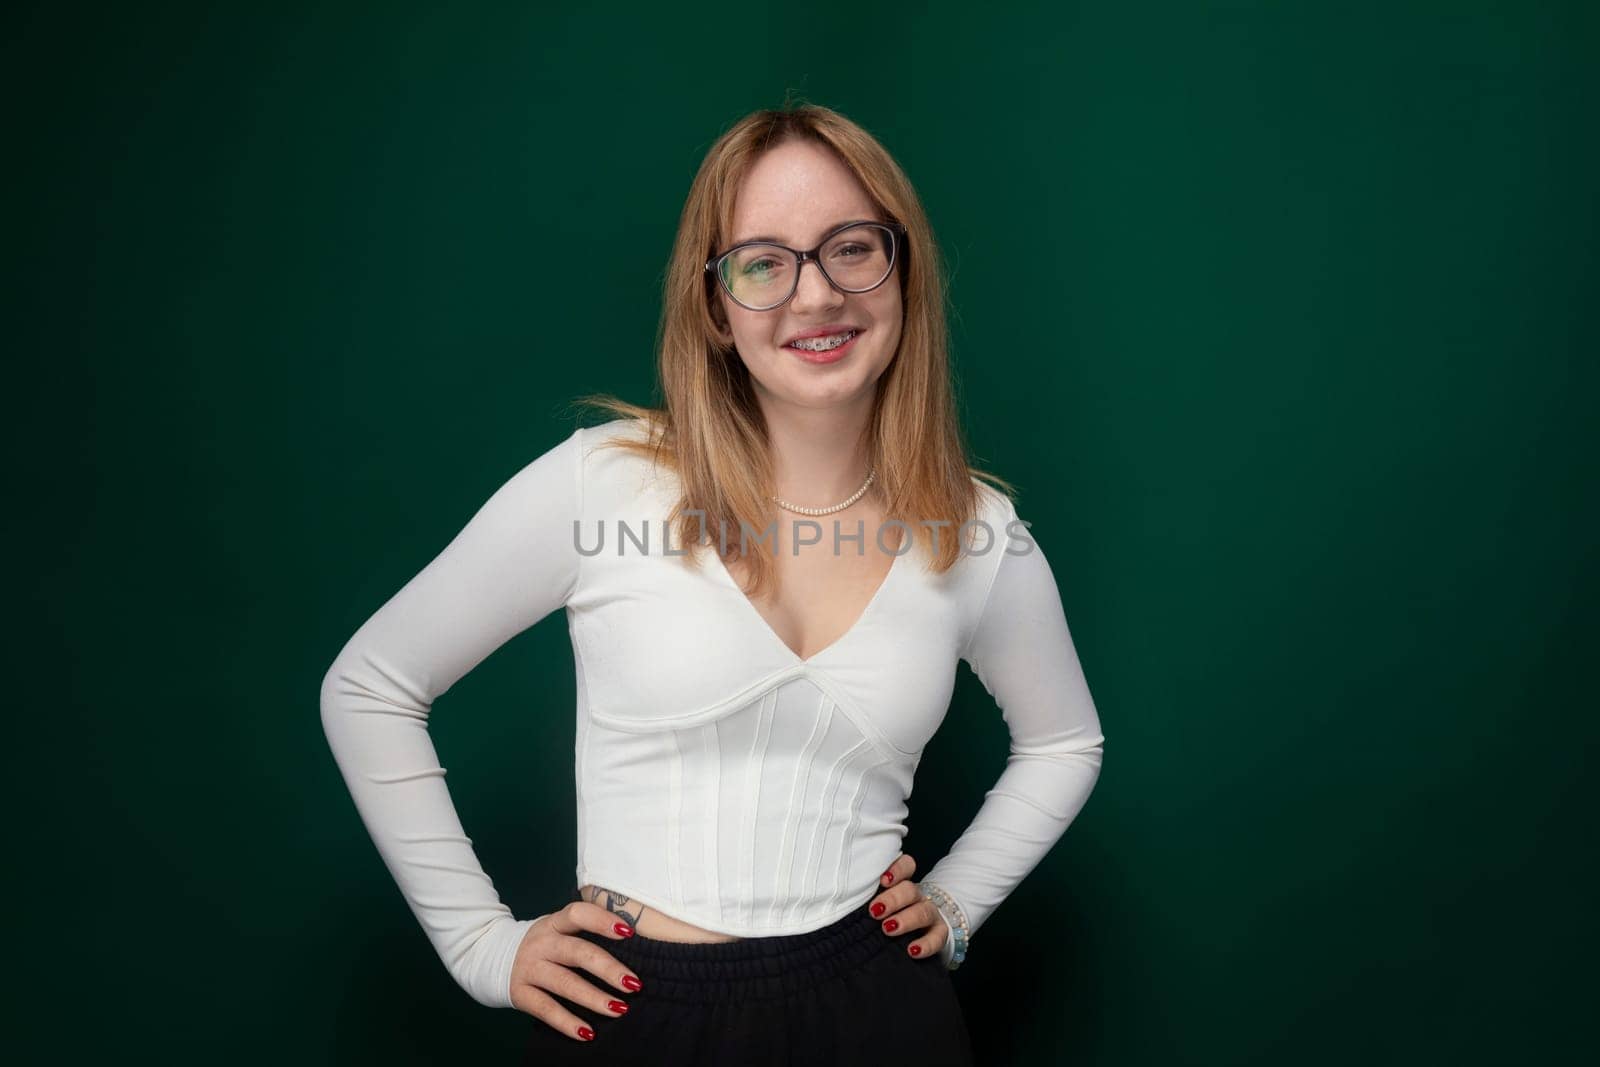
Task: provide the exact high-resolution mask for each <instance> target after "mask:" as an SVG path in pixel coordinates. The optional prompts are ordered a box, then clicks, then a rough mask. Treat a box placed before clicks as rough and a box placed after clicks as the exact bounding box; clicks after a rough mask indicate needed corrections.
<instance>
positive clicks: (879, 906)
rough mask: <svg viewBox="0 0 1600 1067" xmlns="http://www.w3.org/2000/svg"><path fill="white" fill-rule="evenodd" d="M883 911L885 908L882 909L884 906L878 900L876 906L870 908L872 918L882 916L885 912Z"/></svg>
mask: <svg viewBox="0 0 1600 1067" xmlns="http://www.w3.org/2000/svg"><path fill="white" fill-rule="evenodd" d="M885 910H886V909H885V908H884V906H883V901H881V900H880V901H878V902H877V903H876V904H874V905H873V906H872V914H873V916H874V917H877V916H879V915H882V914H883V913H884V911H885Z"/></svg>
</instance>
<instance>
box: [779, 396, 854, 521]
mask: <svg viewBox="0 0 1600 1067" xmlns="http://www.w3.org/2000/svg"><path fill="white" fill-rule="evenodd" d="M763 408H764V410H763V414H764V415H765V416H766V421H767V440H768V442H769V444H770V447H771V450H772V476H773V490H772V491H773V494H774V495H775V496H778V497H781V498H783V499H784V500H788V501H790V502H792V503H795V504H801V505H804V506H806V507H828V506H830V505H833V504H837V503H838V502H839V501H841V500H844V499H845V498H847V497H849V496H850V495H851V494H852V493H854V492H855V491H856V490H857V489H860V488H861V483H862V482H864V481H866V480H867V471H868V470H869V469H870V463H869V462H868V452H867V447H866V431H867V425H868V422H869V421H870V419H871V417H872V395H871V391H870V390H869V391H868V393H867V395H866V396H865V397H863V398H862V399H861V400H860V401H859V402H856V401H852V402H851V403H848V404H838V405H834V406H831V407H825V408H811V407H796V406H794V405H791V404H764V405H763Z"/></svg>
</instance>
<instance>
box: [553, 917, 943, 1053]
mask: <svg viewBox="0 0 1600 1067" xmlns="http://www.w3.org/2000/svg"><path fill="white" fill-rule="evenodd" d="M577 936H579V937H582V938H584V939H586V940H588V941H591V942H593V943H594V944H597V945H599V946H600V947H601V948H604V949H605V950H606V951H608V952H610V953H611V954H612V955H613V956H615V957H616V958H617V959H618V960H620V961H621V962H622V963H623V964H625V965H626V966H627V967H628V968H629V969H630V970H632V971H633V973H634V974H637V975H638V976H639V980H640V982H641V984H642V985H643V987H644V988H642V989H641V990H639V991H638V992H637V993H623V992H620V991H617V990H612V989H611V988H610V986H608V985H602V984H601V983H600V981H599V980H598V979H596V978H595V977H594V976H593V975H590V974H589V973H588V972H587V971H581V970H579V971H577V972H576V973H578V974H579V975H580V976H581V977H583V978H584V979H586V980H587V981H589V982H591V983H593V984H595V985H596V986H597V987H599V988H600V989H601V990H602V991H605V992H607V993H609V994H611V995H614V996H616V997H617V998H618V999H620V1000H624V1001H626V1002H627V1003H628V1013H627V1014H626V1015H623V1016H620V1017H615V1018H614V1017H612V1016H611V1015H609V1014H602V1013H599V1012H594V1011H590V1010H589V1009H588V1008H585V1007H583V1006H582V1005H578V1004H573V1003H571V1002H570V1001H566V1000H562V1003H563V1004H564V1005H565V1006H566V1007H567V1008H568V1009H569V1010H570V1011H572V1013H573V1014H575V1015H577V1016H578V1017H579V1018H580V1019H582V1020H583V1021H584V1022H585V1023H587V1024H588V1025H589V1028H590V1029H592V1030H593V1031H594V1032H595V1037H594V1040H592V1041H580V1040H577V1039H576V1038H572V1037H568V1036H567V1035H566V1034H564V1033H560V1032H558V1031H556V1030H555V1029H554V1028H552V1027H551V1026H549V1025H548V1024H547V1023H545V1022H544V1021H543V1020H541V1019H535V1018H532V1017H529V1018H528V1022H529V1025H530V1026H531V1027H532V1033H531V1034H530V1035H529V1038H528V1044H527V1048H526V1053H525V1056H524V1059H523V1063H524V1064H527V1065H529V1067H534V1065H541V1064H590V1065H592V1064H613V1063H616V1064H645V1063H648V1064H652V1065H656V1067H675V1065H689V1064H695V1065H699V1064H712V1065H718V1064H738V1065H744V1064H751V1065H762V1067H766V1065H773V1067H776V1065H783V1064H787V1065H802V1064H827V1065H829V1067H850V1065H854V1064H861V1065H863V1067H864V1065H867V1064H870V1065H872V1067H885V1065H892V1064H907V1063H913V1064H914V1063H920V1064H931V1065H944V1064H948V1065H950V1067H970V1065H972V1064H973V1062H974V1061H973V1056H972V1043H971V1040H970V1038H969V1037H968V1035H967V1027H966V1021H965V1019H964V1018H963V1017H962V1014H961V1005H960V1004H959V1003H958V1002H957V1000H956V995H955V989H954V987H953V986H952V984H951V981H950V972H949V971H948V970H946V969H945V966H944V964H943V963H942V962H940V960H939V958H938V954H937V953H934V954H933V955H932V956H931V957H930V958H928V959H920V960H919V959H913V958H912V957H911V956H909V955H907V954H906V945H908V944H910V941H911V938H910V937H909V936H902V937H890V936H888V935H887V934H885V933H884V932H883V931H882V930H881V929H880V928H879V925H878V920H877V919H874V918H873V917H872V916H871V915H870V914H868V912H867V909H866V905H865V904H864V903H863V905H862V906H861V908H860V909H859V910H857V911H853V912H851V913H850V914H849V915H846V916H845V917H844V918H842V919H840V920H838V921H837V922H834V923H833V924H831V925H829V926H825V927H823V928H822V929H820V930H813V931H812V932H810V933H806V934H784V935H780V936H776V937H752V938H745V939H743V940H739V941H721V942H712V943H700V944H696V943H688V942H677V941H658V940H655V939H653V938H648V937H642V936H640V935H637V934H635V935H634V936H633V937H630V938H623V939H621V940H614V939H612V938H609V937H603V936H601V935H599V934H592V933H589V932H588V931H581V932H580V933H579V934H578V935H577Z"/></svg>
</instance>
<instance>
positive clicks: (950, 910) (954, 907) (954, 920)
mask: <svg viewBox="0 0 1600 1067" xmlns="http://www.w3.org/2000/svg"><path fill="white" fill-rule="evenodd" d="M917 888H918V889H919V890H920V891H921V893H922V896H923V897H924V899H926V900H928V901H929V902H930V903H931V904H933V906H934V907H935V908H936V909H937V910H938V912H939V917H940V918H941V919H943V920H944V924H945V929H946V930H947V931H948V932H949V935H950V936H949V937H948V938H947V939H946V941H945V944H944V946H943V947H942V948H941V949H940V950H939V955H940V958H941V959H943V960H944V961H945V966H946V967H948V968H949V969H950V970H952V971H953V970H955V969H956V968H957V967H959V966H961V963H962V961H963V960H965V959H966V957H967V942H968V941H969V940H970V939H971V936H972V928H971V926H970V925H969V924H968V922H967V915H966V912H965V911H964V910H963V909H962V907H961V904H960V902H959V901H957V900H956V899H955V898H954V897H952V896H951V895H950V894H949V893H947V892H946V891H945V890H944V888H943V887H942V886H939V885H937V884H935V883H933V882H928V881H922V882H919V883H917Z"/></svg>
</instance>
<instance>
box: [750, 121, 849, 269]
mask: <svg viewBox="0 0 1600 1067" xmlns="http://www.w3.org/2000/svg"><path fill="white" fill-rule="evenodd" d="M877 217H878V210H877V208H876V207H875V206H874V205H873V203H872V198H871V197H870V196H868V195H867V190H866V188H865V187H864V186H862V184H861V183H860V182H859V181H857V180H856V176H855V175H854V174H852V173H850V169H849V168H848V167H846V166H845V165H844V164H843V163H841V162H840V161H839V160H838V159H837V158H836V157H835V156H834V155H833V153H832V152H830V151H829V150H828V149H826V148H823V147H822V146H821V145H817V144H813V143H810V142H806V141H791V142H789V143H788V144H783V145H779V146H778V147H777V148H774V149H772V150H771V151H769V152H767V153H766V154H765V155H763V156H762V157H761V158H760V159H758V160H757V161H756V162H755V165H754V166H752V167H751V168H750V172H749V173H748V174H746V175H745V177H744V181H743V182H742V183H741V184H740V186H739V193H738V196H737V197H736V198H735V200H734V209H733V233H732V241H731V242H730V243H738V242H741V241H749V240H753V239H755V238H775V239H777V240H779V241H782V242H783V243H784V244H788V245H794V246H796V247H800V248H809V247H810V246H811V245H813V244H815V243H816V242H817V241H819V240H821V238H822V236H823V235H824V234H825V233H827V232H828V231H829V230H832V229H833V228H834V227H836V226H838V225H839V224H840V223H841V222H849V221H850V220H852V219H873V218H877Z"/></svg>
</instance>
